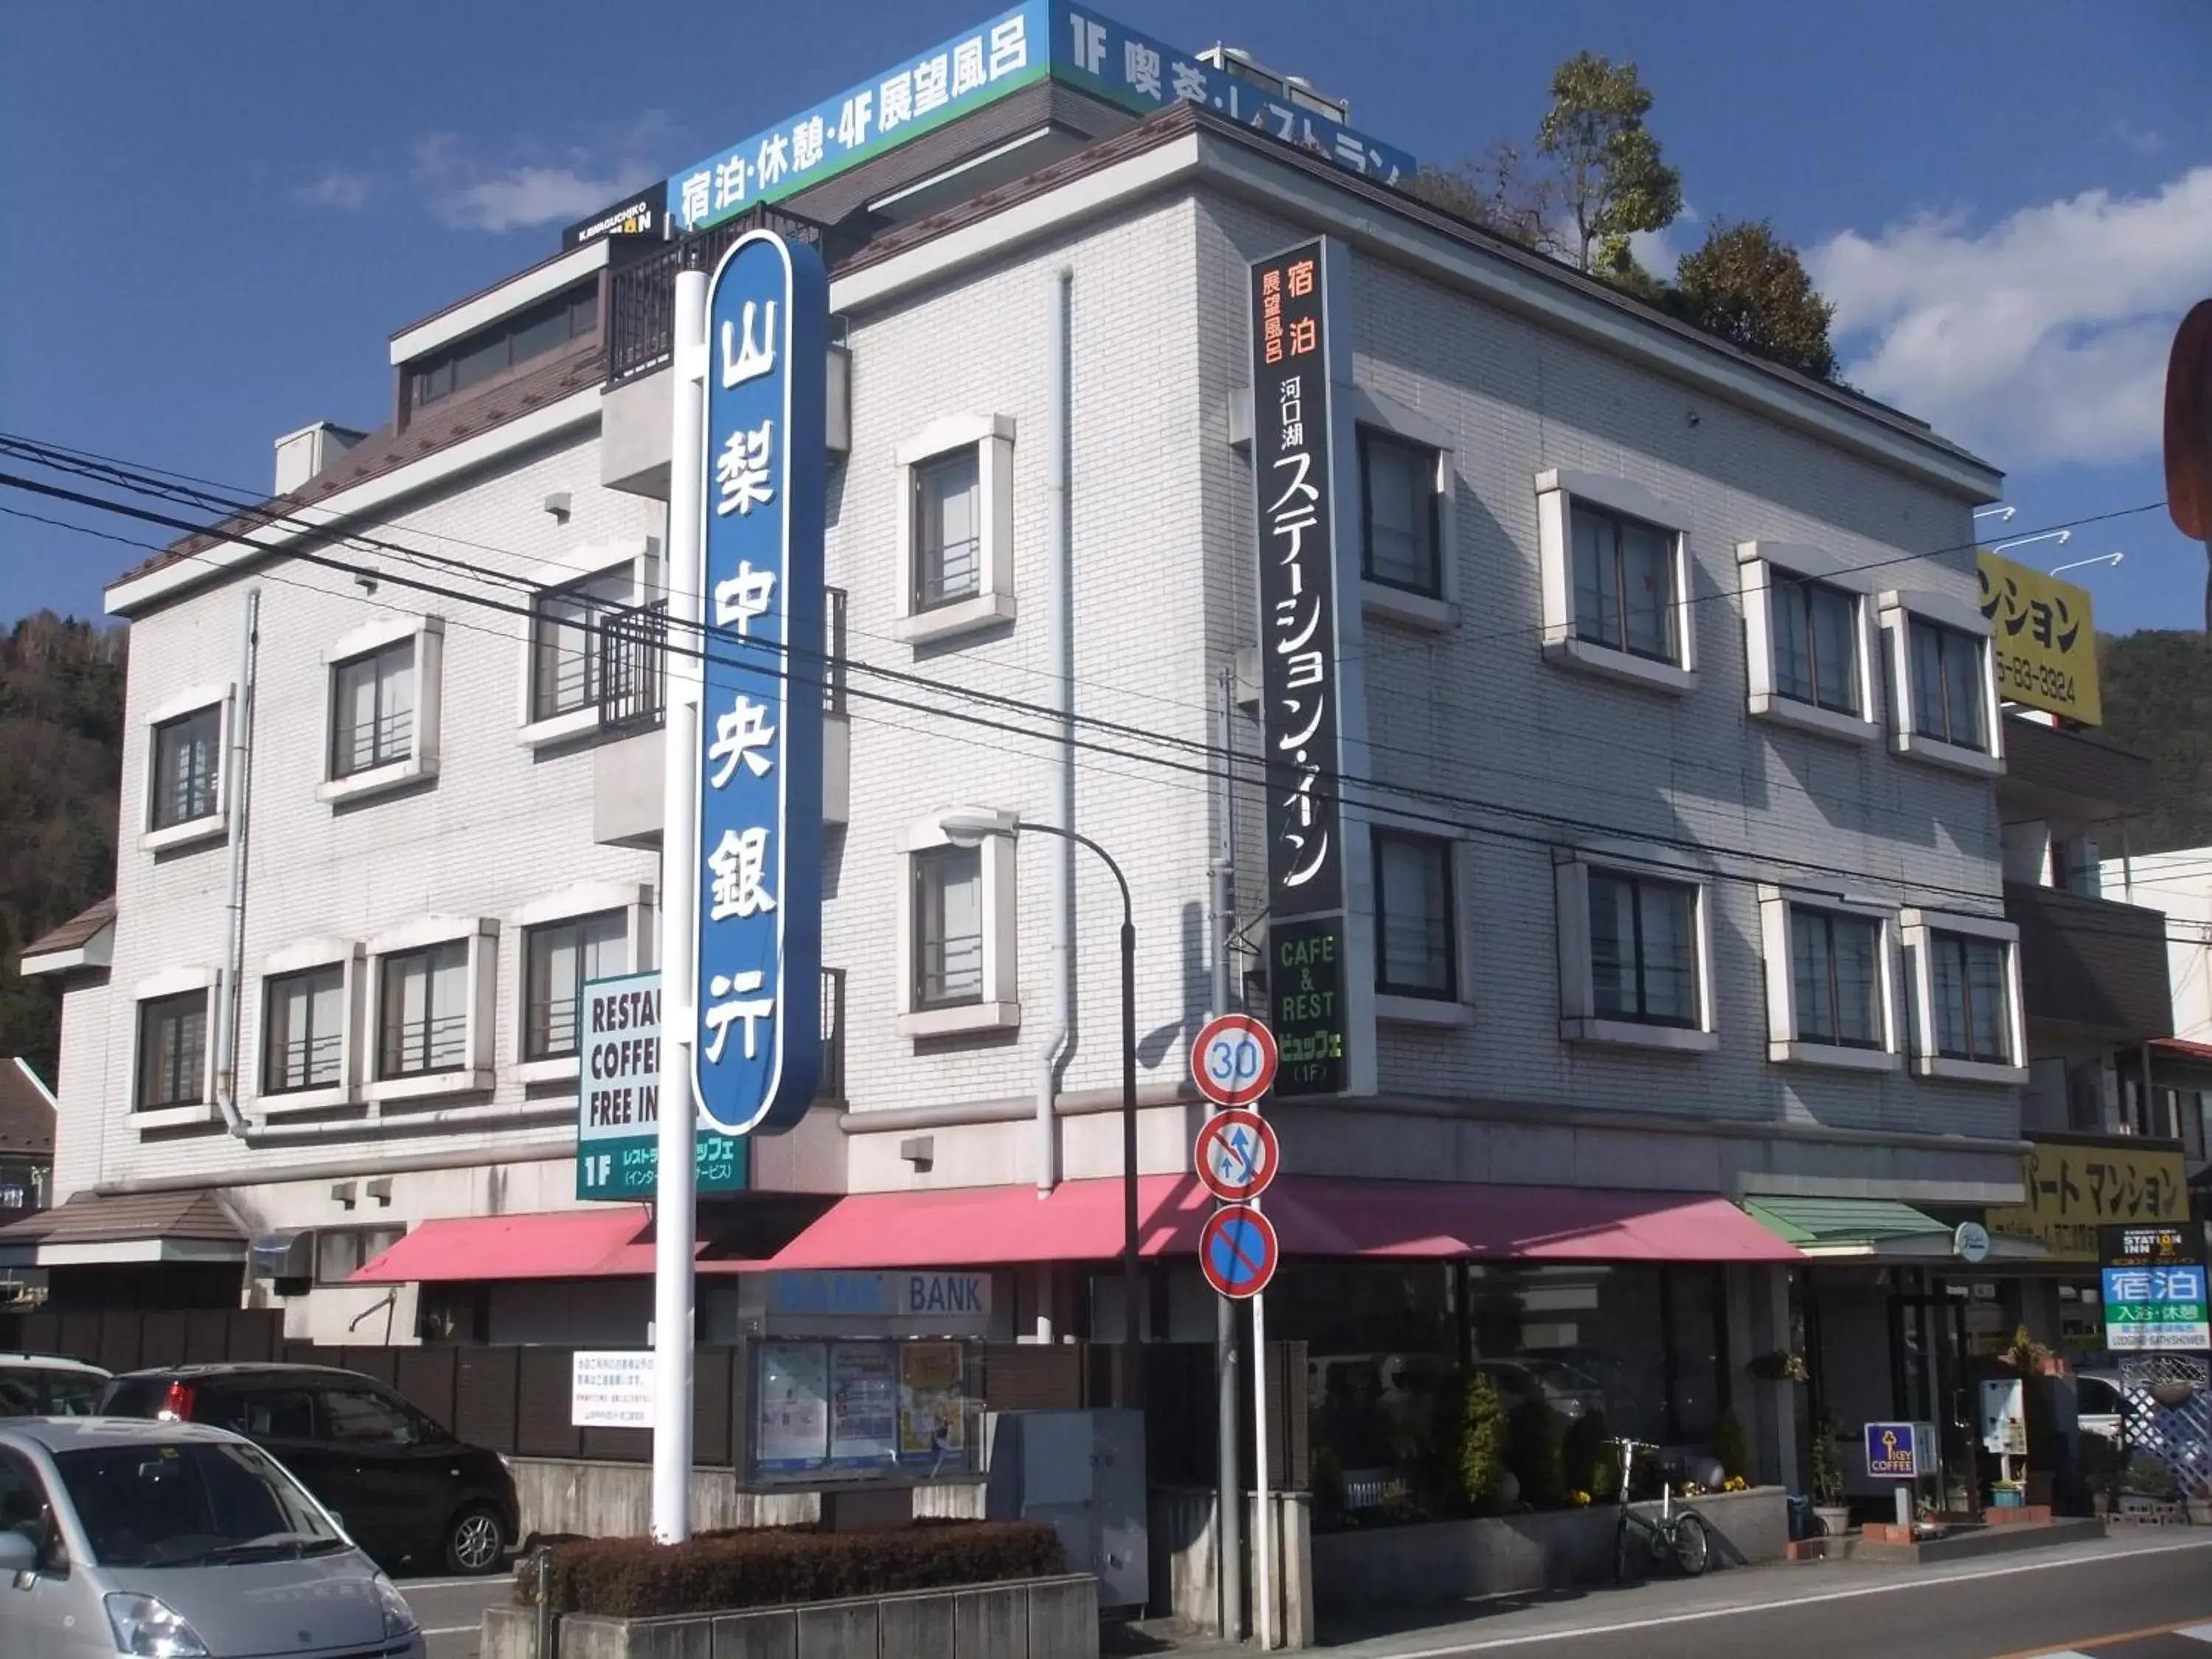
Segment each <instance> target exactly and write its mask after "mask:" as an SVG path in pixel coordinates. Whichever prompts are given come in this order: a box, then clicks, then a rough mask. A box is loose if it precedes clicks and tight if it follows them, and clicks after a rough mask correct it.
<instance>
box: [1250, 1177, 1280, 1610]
mask: <svg viewBox="0 0 2212 1659" xmlns="http://www.w3.org/2000/svg"><path fill="white" fill-rule="evenodd" d="M1252 1207H1253V1210H1254V1211H1255V1212H1257V1211H1258V1209H1259V1201H1258V1200H1256V1199H1255V1200H1254V1201H1253V1206H1252ZM1252 1486H1253V1490H1254V1491H1255V1492H1256V1493H1258V1495H1259V1503H1258V1505H1257V1508H1258V1510H1259V1515H1258V1517H1257V1518H1256V1519H1255V1521H1254V1522H1253V1523H1252V1553H1253V1554H1254V1555H1255V1556H1256V1557H1257V1558H1258V1565H1256V1566H1255V1568H1254V1571H1253V1577H1252V1610H1253V1620H1252V1635H1253V1638H1254V1639H1255V1641H1257V1642H1258V1643H1259V1644H1260V1650H1261V1652H1262V1653H1265V1652H1268V1651H1270V1650H1272V1649H1273V1647H1274V1645H1275V1527H1274V1517H1273V1516H1271V1515H1270V1514H1269V1513H1268V1512H1267V1296H1266V1294H1265V1293H1264V1292H1263V1293H1261V1294H1259V1295H1255V1297H1253V1298H1252Z"/></svg>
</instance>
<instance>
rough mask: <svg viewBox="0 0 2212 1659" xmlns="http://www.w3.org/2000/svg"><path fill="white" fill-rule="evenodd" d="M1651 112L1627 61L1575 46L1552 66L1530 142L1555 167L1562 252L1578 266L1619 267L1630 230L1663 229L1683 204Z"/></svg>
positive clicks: (1625, 264) (1616, 269) (1624, 258)
mask: <svg viewBox="0 0 2212 1659" xmlns="http://www.w3.org/2000/svg"><path fill="white" fill-rule="evenodd" d="M1650 112H1651V94H1650V91H1649V90H1648V89H1647V88H1645V87H1644V83H1643V82H1642V81H1641V80H1639V79H1638V76H1637V72H1636V65H1635V64H1631V63H1623V64H1618V65H1616V64H1614V63H1613V60H1612V59H1611V58H1601V57H1599V56H1597V55H1596V54H1595V53H1593V52H1577V53H1576V54H1575V55H1574V56H1573V57H1572V58H1569V59H1567V61H1566V62H1565V63H1564V64H1560V65H1559V68H1558V69H1557V70H1554V71H1553V75H1552V107H1551V108H1550V109H1549V110H1548V111H1547V112H1545V115H1544V119H1543V122H1542V124H1541V125H1540V126H1539V127H1538V128H1537V130H1536V148H1537V149H1538V151H1539V152H1540V153H1541V154H1542V155H1546V156H1547V157H1549V158H1550V160H1551V161H1552V162H1553V165H1554V166H1555V167H1557V168H1558V170H1559V179H1558V190H1559V203H1560V206H1561V208H1562V209H1563V210H1564V211H1565V213H1566V215H1567V216H1569V217H1570V218H1571V221H1572V224H1571V236H1570V239H1569V240H1567V243H1566V246H1565V257H1566V258H1568V259H1570V260H1571V261H1572V262H1573V264H1574V265H1575V267H1576V268H1577V270H1586V271H1595V272H1598V273H1601V274H1602V273H1607V272H1619V271H1623V270H1626V269H1627V268H1628V264H1629V257H1628V238H1629V235H1630V234H1631V233H1632V232H1634V231H1639V230H1647V231H1649V230H1664V229H1665V228H1667V227H1668V225H1671V224H1673V223H1674V219H1675V216H1676V215H1678V214H1680V212H1681V210H1682V176H1681V174H1680V173H1677V172H1676V171H1675V170H1674V168H1673V167H1668V165H1667V164H1666V162H1665V161H1663V160H1662V158H1661V155H1660V153H1659V141H1658V139H1656V137H1653V136H1652V134H1651V131H1650V129H1649V128H1648V127H1646V126H1645V125H1644V117H1645V116H1646V115H1648V114H1650Z"/></svg>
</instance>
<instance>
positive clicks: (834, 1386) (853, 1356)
mask: <svg viewBox="0 0 2212 1659" xmlns="http://www.w3.org/2000/svg"><path fill="white" fill-rule="evenodd" d="M897 1455H898V1376H897V1374H896V1371H895V1370H893V1369H892V1364H891V1351H890V1346H889V1345H888V1344H884V1343H877V1342H840V1343H838V1344H837V1345H836V1346H835V1347H833V1348H831V1349H830V1350H829V1461H830V1462H833V1463H847V1464H866V1463H884V1462H890V1460H892V1459H893V1458H895V1457H896V1456H897Z"/></svg>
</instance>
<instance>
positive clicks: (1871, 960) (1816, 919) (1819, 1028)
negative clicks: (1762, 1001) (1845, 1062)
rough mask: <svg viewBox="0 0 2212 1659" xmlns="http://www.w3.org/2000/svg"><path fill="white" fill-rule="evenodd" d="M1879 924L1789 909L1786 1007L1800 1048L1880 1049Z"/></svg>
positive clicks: (1839, 914) (1865, 918)
mask: <svg viewBox="0 0 2212 1659" xmlns="http://www.w3.org/2000/svg"><path fill="white" fill-rule="evenodd" d="M1881 959H1882V953H1881V922H1879V921H1875V919H1874V918H1873V917H1871V916H1860V915H1849V914H1846V913H1844V912H1841V911H1835V910H1817V909H1814V908H1810V907H1808V906H1806V905H1802V904H1793V905H1791V906H1790V974H1791V976H1792V993H1793V994H1792V996H1791V999H1790V1004H1791V1006H1792V1008H1793V1009H1794V1010H1795V1011H1796V1031H1795V1033H1794V1034H1793V1035H1794V1036H1796V1040H1797V1041H1798V1042H1818V1043H1826V1044H1829V1045H1831V1046H1832V1047H1836V1048H1881V1047H1883V1046H1884V1043H1885V1041H1886V1037H1885V1034H1884V1032H1883V1030H1882V1012H1881V1010H1882V997H1881Z"/></svg>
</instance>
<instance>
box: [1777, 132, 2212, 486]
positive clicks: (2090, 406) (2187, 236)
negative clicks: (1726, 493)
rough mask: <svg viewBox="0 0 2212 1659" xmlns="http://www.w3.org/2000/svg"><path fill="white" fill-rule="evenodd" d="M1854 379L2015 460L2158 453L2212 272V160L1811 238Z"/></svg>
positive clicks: (1813, 263)
mask: <svg viewBox="0 0 2212 1659" xmlns="http://www.w3.org/2000/svg"><path fill="white" fill-rule="evenodd" d="M1808 264H1809V265H1810V267H1811V269H1812V272H1813V276H1814V281H1815V282H1816V283H1818V284H1819V285H1820V289H1821V290H1822V292H1824V293H1825V294H1826V295H1827V296H1828V298H1829V299H1831V300H1832V301H1835V304H1836V322H1835V329H1834V333H1835V337H1836V340H1837V343H1838V346H1839V348H1840V349H1841V351H1842V355H1843V357H1844V379H1846V380H1850V381H1851V382H1852V383H1853V384H1854V385H1857V386H1863V387H1865V388H1866V390H1867V391H1869V392H1872V393H1873V394H1874V395H1875V396H1876V397H1878V398H1884V399H1887V401H1889V402H1892V403H1895V404H1899V405H1900V406H1902V407H1903V408H1905V409H1907V410H1911V412H1912V413H1913V414H1915V415H1918V416H1923V418H1925V419H1928V420H1930V421H1933V422H1935V423H1936V427H1937V428H1938V429H1939V430H1941V431H1942V432H1943V433H1944V434H1945V435H1947V436H1949V437H1952V438H1955V439H1957V440H1959V441H1960V442H1963V443H1966V444H1968V445H1970V446H1972V447H1974V448H1976V449H1978V450H1979V451H1980V452H1981V453H1984V454H1985V455H1987V456H1988V457H1989V458H1990V459H1991V460H1992V461H1995V462H1996V463H1997V464H1998V465H2002V466H2006V467H2017V466H2020V465H2025V464H2027V463H2031V462H2046V463H2048V462H2066V461H2080V462H2114V461H2126V460H2133V459H2138V458H2140V457H2142V456H2143V455H2145V454H2148V453H2154V452H2155V451H2156V449H2157V447H2158V443H2159V425H2160V407H2161V401H2162V397H2163V393H2162V386H2163V381H2164V376H2165V371H2166V351H2167V348H2168V346H2169V344H2170V343H2171V342H2172V337H2173V327H2174V324H2175V322H2176V321H2177V320H2178V319H2179V316H2180V313H2182V311H2183V310H2184V309H2185V307H2188V306H2189V305H2190V304H2191V302H2193V301H2196V300H2197V299H2199V298H2201V297H2202V294H2203V283H2204V278H2205V273H2206V272H2208V271H2212V166H2207V167H2193V168H2191V170H2190V171H2188V172H2187V173H2183V174H2182V175H2181V176H2180V177H2179V178H2178V179H2174V180H2172V182H2171V183H2169V184H2167V185H2165V186H2163V187H2162V188H2160V190H2159V191H2156V192H2155V193H2154V194H2152V195H2148V196H2115V195H2114V194H2112V192H2111V191H2105V190H2093V191H2083V192H2082V193H2081V195H2079V196H2075V197H2069V198H2067V199H2065V200H2062V201H2056V202H2048V203H2044V204H2040V205H2038V206H2034V207H2028V208H2023V209H2021V210H2020V211H2019V212H2017V213H2015V214H2014V215H2012V216H2010V217H2009V218H2008V219H2005V220H2003V221H2002V222H2000V223H1997V224H1995V225H1992V226H1990V227H1989V228H1986V229H1983V230H1979V231H1976V230H1974V229H1972V228H1970V227H1969V226H1967V225H1966V223H1965V222H1963V220H1961V219H1960V218H1959V217H1957V216H1949V217H1923V218H1919V219H1915V220H1912V221H1911V222H1907V223H1904V224H1900V225H1893V226H1892V227H1890V228H1888V229H1887V230H1884V231H1882V232H1881V233H1880V234H1878V235H1875V236H1871V237H1869V236H1865V235H1863V234H1860V233H1858V232H1857V231H1845V232H1844V233H1843V234H1840V235H1838V236H1836V237H1834V238H1832V239H1831V240H1829V241H1827V242H1826V243H1825V244H1823V245H1822V246H1819V247H1817V248H1814V250H1813V251H1812V253H1811V256H1810V258H1809V259H1808Z"/></svg>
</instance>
